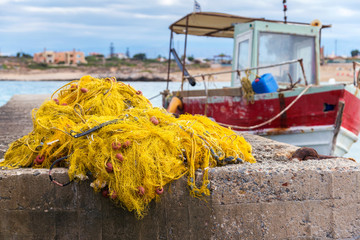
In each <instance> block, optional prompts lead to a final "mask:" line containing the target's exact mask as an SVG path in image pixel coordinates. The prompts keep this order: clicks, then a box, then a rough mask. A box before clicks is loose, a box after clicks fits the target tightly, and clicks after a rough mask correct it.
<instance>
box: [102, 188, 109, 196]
mask: <svg viewBox="0 0 360 240" xmlns="http://www.w3.org/2000/svg"><path fill="white" fill-rule="evenodd" d="M101 194H102V195H103V197H105V198H109V190H107V189H104V190H102V191H101Z"/></svg>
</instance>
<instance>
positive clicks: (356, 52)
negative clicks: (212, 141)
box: [351, 49, 360, 57]
mask: <svg viewBox="0 0 360 240" xmlns="http://www.w3.org/2000/svg"><path fill="white" fill-rule="evenodd" d="M359 53H360V52H359V50H358V49H355V50H352V51H351V56H352V57H356V56H358V55H359Z"/></svg>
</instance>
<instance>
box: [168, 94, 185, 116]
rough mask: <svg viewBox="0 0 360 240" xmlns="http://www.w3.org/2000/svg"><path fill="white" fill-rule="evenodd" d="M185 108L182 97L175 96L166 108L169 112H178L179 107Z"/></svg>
mask: <svg viewBox="0 0 360 240" xmlns="http://www.w3.org/2000/svg"><path fill="white" fill-rule="evenodd" d="M182 108H183V103H182V101H181V99H180V98H178V97H173V98H172V99H171V101H170V104H169V106H168V108H167V109H166V110H167V111H168V112H169V113H176V111H177V110H178V109H180V110H181V109H182Z"/></svg>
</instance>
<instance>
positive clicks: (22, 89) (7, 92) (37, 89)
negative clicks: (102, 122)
mask: <svg viewBox="0 0 360 240" xmlns="http://www.w3.org/2000/svg"><path fill="white" fill-rule="evenodd" d="M66 83H68V82H66V81H0V106H2V105H4V104H6V102H7V101H9V100H10V98H11V97H12V96H13V95H15V94H49V95H50V94H51V93H53V92H54V91H55V90H57V89H58V88H59V87H61V86H63V85H64V84H66ZM126 84H130V85H131V86H132V87H134V88H135V89H137V90H140V91H142V92H143V94H144V96H145V97H147V98H149V99H150V98H152V99H151V103H152V104H153V106H154V107H161V106H162V98H161V95H160V92H162V91H163V90H165V89H166V86H167V83H166V82H126ZM225 86H230V83H229V82H210V83H208V84H207V85H206V87H207V88H209V89H211V88H222V87H225ZM180 87H181V83H180V82H171V83H169V90H170V91H177V90H180ZM204 87H205V86H204V83H203V82H198V83H197V84H196V86H195V87H191V86H190V85H189V84H184V90H189V89H204ZM345 157H352V158H354V159H356V160H357V161H358V162H359V161H360V141H358V142H356V143H354V144H353V145H352V147H351V149H350V151H349V152H348V153H347V154H346V155H345Z"/></svg>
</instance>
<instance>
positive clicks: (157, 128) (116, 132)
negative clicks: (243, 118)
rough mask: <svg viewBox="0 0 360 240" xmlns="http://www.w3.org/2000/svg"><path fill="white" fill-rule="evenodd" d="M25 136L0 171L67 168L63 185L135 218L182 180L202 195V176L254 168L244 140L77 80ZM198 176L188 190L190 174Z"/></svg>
mask: <svg viewBox="0 0 360 240" xmlns="http://www.w3.org/2000/svg"><path fill="white" fill-rule="evenodd" d="M32 120H33V130H32V131H31V132H30V133H29V134H28V135H26V136H24V137H22V138H20V139H18V140H16V141H15V142H13V143H12V144H11V145H10V147H9V149H8V151H7V152H6V154H5V160H4V161H3V162H1V163H0V166H1V167H2V168H3V169H5V168H7V169H13V168H19V167H33V168H49V169H50V170H49V177H50V180H51V181H53V182H54V183H56V184H57V185H60V186H65V185H68V184H69V183H65V184H64V183H59V182H57V181H56V180H55V179H54V178H53V177H52V176H51V169H52V168H53V167H67V168H68V169H69V171H68V175H69V179H70V182H71V181H81V180H86V179H90V181H91V184H90V185H91V187H93V189H94V191H96V192H101V193H102V194H103V196H105V197H107V198H110V199H111V200H112V201H113V202H115V203H116V204H118V205H120V206H122V207H124V208H126V209H128V210H129V211H134V212H135V215H136V216H137V217H138V218H142V217H143V216H144V214H145V213H146V210H147V207H148V204H149V202H151V201H152V200H153V199H157V200H159V199H160V198H159V196H160V195H161V194H162V193H163V192H164V187H165V186H166V185H167V184H168V183H170V182H171V181H173V180H176V179H179V178H181V177H182V176H184V175H187V179H188V186H189V191H190V195H191V196H193V197H199V198H200V197H203V196H208V195H210V182H209V180H208V170H209V168H211V167H215V166H222V165H226V164H230V163H231V164H235V163H242V162H243V161H247V162H251V163H254V162H255V159H254V157H253V156H252V154H251V146H250V144H249V143H247V142H246V141H245V139H244V138H243V137H242V136H240V135H238V134H236V133H235V132H233V131H232V130H231V129H230V128H224V127H221V126H220V125H218V124H217V123H215V122H214V121H212V120H210V119H209V118H207V117H204V116H200V115H195V116H192V115H181V116H180V117H178V118H176V117H175V116H174V115H172V114H170V113H168V112H167V111H166V110H165V109H163V108H156V107H152V105H151V103H150V101H149V100H148V99H147V98H146V97H144V96H143V95H142V93H141V91H137V90H136V89H134V88H133V87H131V86H130V85H127V84H124V83H122V82H117V81H116V79H115V78H104V79H97V78H93V77H91V76H84V77H82V78H81V79H80V80H77V81H73V82H70V83H68V84H66V85H64V86H63V87H61V88H60V89H58V90H57V91H55V92H54V94H53V95H52V96H51V99H50V100H48V101H45V102H44V103H43V104H42V105H41V106H40V107H39V109H34V110H33V112H32ZM198 169H201V171H202V172H203V174H202V179H201V181H196V182H195V171H196V170H198Z"/></svg>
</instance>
